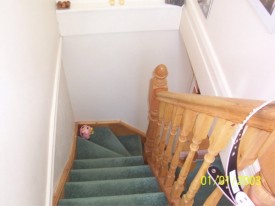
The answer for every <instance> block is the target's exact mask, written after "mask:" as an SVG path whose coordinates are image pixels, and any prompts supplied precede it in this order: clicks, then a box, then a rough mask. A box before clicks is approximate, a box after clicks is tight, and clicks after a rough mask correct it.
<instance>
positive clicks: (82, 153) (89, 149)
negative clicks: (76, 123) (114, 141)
mask: <svg viewBox="0 0 275 206" xmlns="http://www.w3.org/2000/svg"><path fill="white" fill-rule="evenodd" d="M121 156H122V155H121V154H118V153H116V152H114V151H111V150H109V149H106V148H105V147H102V146H100V145H98V144H96V143H93V142H90V141H87V140H85V139H83V138H80V137H78V139H77V159H91V158H104V157H121Z"/></svg>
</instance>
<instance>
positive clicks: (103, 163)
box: [73, 156, 144, 169]
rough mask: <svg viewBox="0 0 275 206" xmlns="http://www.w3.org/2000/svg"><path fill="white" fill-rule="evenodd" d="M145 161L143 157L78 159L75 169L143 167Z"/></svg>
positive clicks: (75, 162)
mask: <svg viewBox="0 0 275 206" xmlns="http://www.w3.org/2000/svg"><path fill="white" fill-rule="evenodd" d="M143 164H144V160H143V157H142V156H135V157H113V158H100V159H77V160H75V161H74V165H73V168H74V169H92V168H105V167H124V166H135V165H143Z"/></svg>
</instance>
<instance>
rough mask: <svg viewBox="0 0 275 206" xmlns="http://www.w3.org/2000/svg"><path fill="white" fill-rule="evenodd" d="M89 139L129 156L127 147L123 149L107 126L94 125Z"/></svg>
mask: <svg viewBox="0 0 275 206" xmlns="http://www.w3.org/2000/svg"><path fill="white" fill-rule="evenodd" d="M89 140H90V141H91V142H94V143H96V144H98V145H101V146H102V147H105V148H107V149H109V150H112V151H114V152H116V153H118V154H121V155H123V156H130V153H129V152H128V151H127V149H125V147H124V146H123V145H122V144H121V143H120V141H119V140H118V138H117V137H116V136H115V134H114V133H113V132H112V130H111V129H110V128H108V127H95V128H94V134H92V135H91V136H90V139H89Z"/></svg>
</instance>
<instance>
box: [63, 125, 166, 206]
mask: <svg viewBox="0 0 275 206" xmlns="http://www.w3.org/2000/svg"><path fill="white" fill-rule="evenodd" d="M58 205H59V206H71V205H75V206H76V205H77V206H85V205H94V206H108V205H110V206H111V205H112V206H116V205H117V206H166V205H168V204H167V199H166V197H165V195H164V193H163V192H161V191H160V188H159V185H158V182H157V179H156V178H155V177H153V175H152V172H151V169H150V168H149V166H148V165H145V164H144V160H143V156H142V144H141V140H140V137H139V136H137V135H129V136H123V137H119V138H118V137H116V136H115V135H114V134H113V132H112V131H111V130H110V129H109V128H106V127H96V128H94V134H93V135H91V137H90V139H89V140H85V139H82V138H80V137H78V139H77V152H76V160H75V161H74V164H73V168H72V170H71V171H70V175H69V180H68V182H67V183H66V184H65V187H64V198H63V199H61V200H59V203H58Z"/></svg>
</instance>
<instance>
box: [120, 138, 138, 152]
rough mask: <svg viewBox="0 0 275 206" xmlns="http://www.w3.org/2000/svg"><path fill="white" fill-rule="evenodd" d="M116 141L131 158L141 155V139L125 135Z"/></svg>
mask: <svg viewBox="0 0 275 206" xmlns="http://www.w3.org/2000/svg"><path fill="white" fill-rule="evenodd" d="M118 140H119V141H120V142H121V144H123V146H124V147H125V148H126V149H127V150H128V151H129V153H130V154H131V155H132V156H137V155H142V143H141V138H140V136H138V135H126V136H120V137H118Z"/></svg>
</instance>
